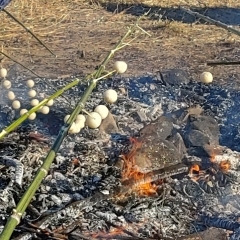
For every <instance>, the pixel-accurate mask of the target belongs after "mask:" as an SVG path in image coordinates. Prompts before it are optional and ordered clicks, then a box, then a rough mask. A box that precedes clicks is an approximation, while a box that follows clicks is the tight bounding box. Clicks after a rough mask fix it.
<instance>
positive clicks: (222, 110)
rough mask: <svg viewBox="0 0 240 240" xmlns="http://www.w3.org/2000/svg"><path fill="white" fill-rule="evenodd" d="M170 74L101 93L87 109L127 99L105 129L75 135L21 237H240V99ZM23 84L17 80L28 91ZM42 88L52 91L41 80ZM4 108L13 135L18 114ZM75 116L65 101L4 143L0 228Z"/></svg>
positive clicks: (73, 93)
mask: <svg viewBox="0 0 240 240" xmlns="http://www.w3.org/2000/svg"><path fill="white" fill-rule="evenodd" d="M171 71H172V70H169V71H168V72H166V73H164V74H162V76H161V77H159V75H158V76H154V75H148V76H146V77H141V78H134V79H128V78H126V79H115V78H114V79H112V81H105V82H102V83H100V84H99V85H98V86H97V88H96V90H95V94H94V95H93V96H92V97H91V99H90V101H89V102H88V103H87V105H86V109H93V108H94V106H96V104H99V103H101V100H100V99H101V95H102V92H104V91H105V90H106V89H108V88H109V86H111V88H113V89H115V90H117V91H119V93H120V96H119V100H118V102H117V103H116V104H111V105H108V108H109V110H110V112H111V119H107V120H106V121H105V123H104V125H102V126H101V127H100V131H99V130H91V129H88V128H85V129H83V130H82V131H81V133H80V134H77V135H70V136H68V137H67V139H66V141H65V142H64V143H63V145H62V147H61V149H60V151H59V153H58V154H57V156H56V159H55V162H54V163H53V165H52V167H51V170H50V171H49V173H48V175H47V176H46V178H45V179H44V181H43V182H42V184H41V187H40V189H39V190H38V191H37V193H36V195H35V196H34V198H33V199H32V202H31V205H30V206H29V208H28V209H27V211H26V214H25V217H24V220H23V221H22V222H21V224H20V225H19V228H18V229H17V231H16V232H15V233H14V237H13V239H34V238H41V237H44V238H45V239H48V238H49V239H50V238H54V237H55V238H57V237H59V238H62V239H64V238H65V239H103V238H106V239H107V238H109V239H131V238H132V239H148V238H149V239H179V240H180V239H184V236H188V235H189V234H193V233H195V232H196V231H197V232H198V231H203V230H206V228H208V227H211V226H213V227H217V228H223V229H226V230H231V231H233V234H232V235H231V239H232V240H233V239H238V238H237V236H239V227H238V226H239V223H238V222H237V221H235V220H237V218H238V217H239V212H240V206H239V201H240V189H239V187H238V185H239V183H240V161H239V159H240V153H239V152H240V149H239V146H240V144H239V143H240V133H239V121H240V113H239V110H238V102H239V100H240V94H239V92H238V91H236V90H234V89H231V88H230V87H228V88H226V87H221V86H219V85H218V84H215V83H212V84H210V85H205V84H202V83H198V82H196V81H194V80H190V79H189V77H188V74H186V73H184V72H183V71H182V70H181V71H180V72H179V71H178V70H174V71H173V72H171ZM170 78H172V79H170ZM21 81H22V79H21V78H18V79H16V81H15V84H19V89H22V88H21V86H22V84H21ZM46 81H47V80H46ZM48 81H49V83H51V82H52V81H54V80H48ZM66 81H68V80H64V81H63V80H58V81H57V82H55V83H56V85H58V86H63V85H64V84H65V83H66ZM69 81H70V80H69ZM123 87H124V88H125V89H127V91H128V96H127V95H125V94H124V92H123V91H122V90H120V88H123ZM36 88H37V90H38V91H39V92H42V93H46V94H48V93H49V91H50V89H48V88H47V85H44V84H42V83H41V81H40V80H39V81H36ZM22 91H24V89H22ZM82 92H83V86H81V87H76V88H74V89H72V90H70V91H69V100H70V101H71V102H72V104H74V103H75V102H76V101H77V99H78V97H79V96H80V95H81V94H82ZM21 97H22V99H21V100H22V101H26V99H24V94H22V96H21ZM1 108H2V109H3V111H2V112H1V115H0V117H1V119H2V121H1V128H4V127H5V126H6V125H8V123H9V121H10V120H12V119H13V118H14V117H15V114H18V113H17V112H13V111H9V110H8V109H7V108H6V107H5V106H2V105H1ZM69 108H70V107H69V104H68V103H67V102H65V101H64V100H61V101H60V100H59V101H56V105H54V106H53V108H52V110H51V112H50V115H49V116H48V117H47V118H46V117H44V116H42V115H40V117H39V118H37V120H36V121H35V122H31V123H29V122H28V123H27V124H23V126H22V127H20V128H19V129H18V130H17V131H16V132H14V133H12V134H10V135H9V136H8V137H7V138H5V139H3V141H2V142H1V143H0V151H1V153H2V158H1V159H0V199H1V203H0V230H1V229H2V227H3V226H4V224H5V223H6V219H7V217H8V215H9V214H10V212H11V209H12V208H14V206H15V205H16V203H17V202H18V201H19V198H20V196H21V194H22V193H23V192H24V190H25V189H26V188H27V186H28V185H29V183H30V182H31V180H32V178H33V176H34V174H35V173H36V171H37V169H38V167H39V166H40V164H41V163H42V159H43V157H44V156H45V154H47V151H48V148H49V146H50V144H51V143H52V142H53V140H54V138H55V137H56V134H57V132H58V130H59V129H60V127H61V124H62V123H63V118H64V116H65V115H66V112H67V111H68V109H69ZM140 116H141V117H140ZM61 119H62V120H61ZM143 120H144V121H143ZM4 156H7V158H4ZM21 166H23V172H21V169H22V168H21ZM16 173H17V174H16ZM20 180H21V181H20ZM20 183H22V184H20ZM208 214H209V215H211V216H214V218H210V217H202V218H201V221H202V225H201V226H200V225H199V223H198V222H197V219H198V218H199V217H200V216H208ZM218 219H222V220H218ZM223 219H224V220H223ZM225 219H226V221H225ZM233 219H234V221H235V222H230V221H231V220H233ZM221 233H223V232H221ZM234 237H235V238H234ZM203 239H204V238H203Z"/></svg>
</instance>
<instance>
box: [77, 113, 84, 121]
mask: <svg viewBox="0 0 240 240" xmlns="http://www.w3.org/2000/svg"><path fill="white" fill-rule="evenodd" d="M76 120H82V121H83V122H86V117H85V116H84V115H83V114H78V115H77V117H76Z"/></svg>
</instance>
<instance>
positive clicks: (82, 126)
mask: <svg viewBox="0 0 240 240" xmlns="http://www.w3.org/2000/svg"><path fill="white" fill-rule="evenodd" d="M75 123H76V125H79V126H80V128H84V127H85V121H83V119H76V121H75Z"/></svg>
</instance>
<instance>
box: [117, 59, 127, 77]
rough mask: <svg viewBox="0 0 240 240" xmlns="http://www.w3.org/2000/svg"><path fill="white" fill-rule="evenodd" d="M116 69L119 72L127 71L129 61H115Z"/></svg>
mask: <svg viewBox="0 0 240 240" xmlns="http://www.w3.org/2000/svg"><path fill="white" fill-rule="evenodd" d="M114 69H115V70H116V72H117V73H120V74H122V73H125V72H126V71H127V63H125V62H124V61H116V62H115V63H114Z"/></svg>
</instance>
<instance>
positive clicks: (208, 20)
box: [180, 7, 240, 36]
mask: <svg viewBox="0 0 240 240" xmlns="http://www.w3.org/2000/svg"><path fill="white" fill-rule="evenodd" d="M180 9H181V10H183V11H184V12H187V13H189V14H190V15H193V16H194V17H198V18H201V19H202V20H204V21H206V22H209V23H212V24H214V25H216V26H217V27H221V28H224V29H226V30H228V31H229V32H231V33H233V34H236V35H238V36H240V31H239V30H237V29H235V28H233V27H232V26H229V25H227V24H224V23H222V22H220V21H216V20H214V19H212V18H210V17H207V16H204V15H202V14H200V13H197V12H193V11H191V10H190V9H186V8H184V7H180Z"/></svg>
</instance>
